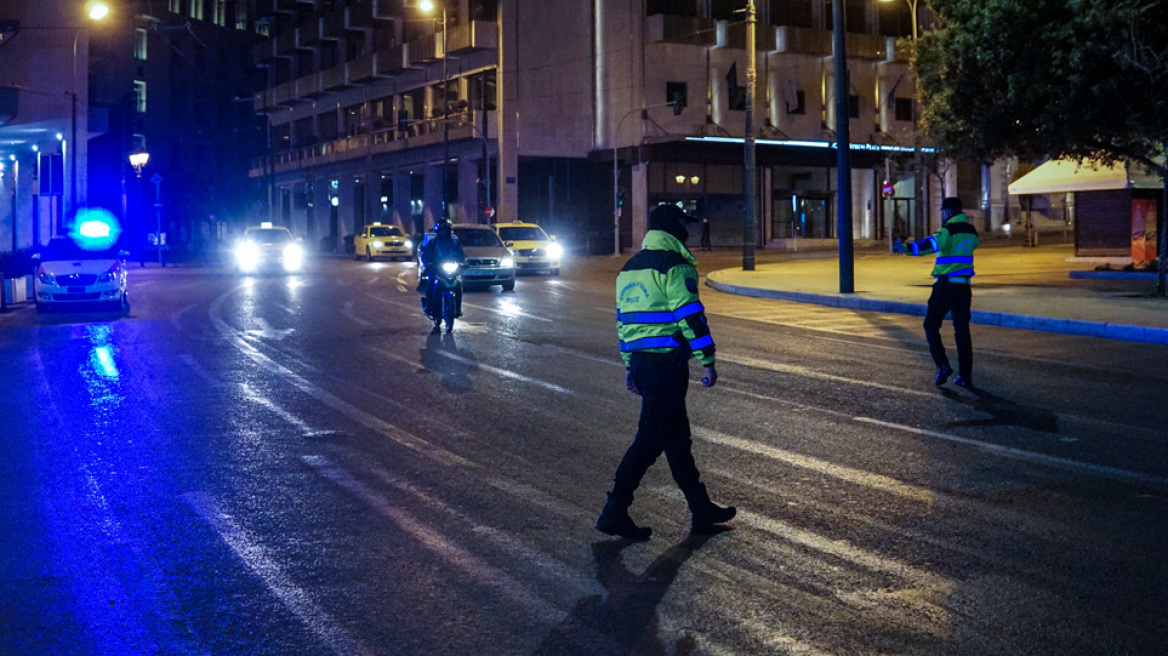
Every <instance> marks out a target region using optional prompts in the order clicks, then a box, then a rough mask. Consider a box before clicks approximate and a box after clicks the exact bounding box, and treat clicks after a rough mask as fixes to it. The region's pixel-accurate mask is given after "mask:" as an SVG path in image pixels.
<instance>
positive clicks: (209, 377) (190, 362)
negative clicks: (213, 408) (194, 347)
mask: <svg viewBox="0 0 1168 656" xmlns="http://www.w3.org/2000/svg"><path fill="white" fill-rule="evenodd" d="M178 357H179V359H180V360H182V361H183V362H184V363H186V365H187V366H188V367H190V368H191V369H192V370H193V371H194V372H195V373H196V374H198V376H199V378H202V379H203V380H204V381H205V382H206V383H207V384H208V385H210V386H211V387H215V388H219V387H223V381H222V380H221V379H220V378H219V377H218V376H216V375H215V374H213V373H211V372H210V371H207V369H206V368H205V367H203V365H201V364H199V363H198V361H197V360H195V356H193V355H191V354H189V353H183V354H182V355H180V356H178Z"/></svg>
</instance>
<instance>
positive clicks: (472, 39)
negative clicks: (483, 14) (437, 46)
mask: <svg viewBox="0 0 1168 656" xmlns="http://www.w3.org/2000/svg"><path fill="white" fill-rule="evenodd" d="M446 48H447V49H448V50H449V51H450V52H451V53H452V54H459V53H467V52H475V51H478V50H498V48H499V26H498V25H496V24H495V23H488V22H485V21H472V22H470V23H466V24H464V25H455V26H454V27H452V28H451V29H450V34H449V35H448V36H447V41H446Z"/></svg>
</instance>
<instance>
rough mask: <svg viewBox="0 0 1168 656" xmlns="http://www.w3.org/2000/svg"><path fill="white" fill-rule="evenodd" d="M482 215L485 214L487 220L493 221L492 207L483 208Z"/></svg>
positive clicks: (493, 211)
mask: <svg viewBox="0 0 1168 656" xmlns="http://www.w3.org/2000/svg"><path fill="white" fill-rule="evenodd" d="M483 214H486V215H487V218H488V219H493V218H495V208H493V207H486V208H483Z"/></svg>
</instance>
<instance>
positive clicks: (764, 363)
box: [718, 353, 938, 399]
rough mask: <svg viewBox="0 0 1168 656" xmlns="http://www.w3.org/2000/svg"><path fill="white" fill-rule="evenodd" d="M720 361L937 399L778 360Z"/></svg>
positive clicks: (724, 357) (933, 394) (721, 357)
mask: <svg viewBox="0 0 1168 656" xmlns="http://www.w3.org/2000/svg"><path fill="white" fill-rule="evenodd" d="M718 360H719V361H720V362H730V363H733V364H739V365H742V366H745V367H754V368H756V369H766V370H769V371H777V372H779V373H784V374H793V375H796V376H804V377H806V378H815V379H817V380H826V381H830V382H833V383H847V384H849V385H862V386H864V387H871V388H873V389H882V390H886V391H889V392H896V393H898V394H912V395H914V396H923V397H926V398H930V399H937V398H938V396H937V392H922V391H920V390H915V389H909V388H907V387H897V386H895V385H885V384H884V383H876V382H873V381H870V380H856V379H855V378H846V377H844V376H836V375H834V374H828V373H823V372H821V371H815V370H813V369H808V368H807V367H800V366H798V365H793V364H781V363H778V362H770V361H769V360H760V359H759V358H750V357H743V356H734V355H723V354H722V353H719V354H718Z"/></svg>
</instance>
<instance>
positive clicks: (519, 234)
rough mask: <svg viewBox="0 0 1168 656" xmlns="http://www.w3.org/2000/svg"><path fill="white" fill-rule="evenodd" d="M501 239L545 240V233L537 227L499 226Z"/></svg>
mask: <svg viewBox="0 0 1168 656" xmlns="http://www.w3.org/2000/svg"><path fill="white" fill-rule="evenodd" d="M499 236H500V237H502V238H503V241H547V240H548V238H547V235H545V234H544V232H543V230H541V229H540V228H537V227H522V228H499Z"/></svg>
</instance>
